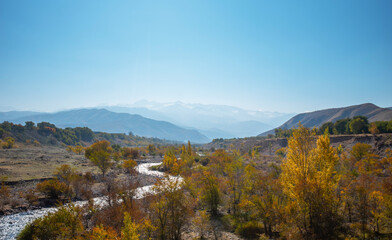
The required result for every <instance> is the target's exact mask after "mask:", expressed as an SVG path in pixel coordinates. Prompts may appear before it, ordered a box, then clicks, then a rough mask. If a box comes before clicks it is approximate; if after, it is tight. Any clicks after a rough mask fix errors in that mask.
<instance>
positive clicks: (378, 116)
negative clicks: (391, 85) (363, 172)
mask: <svg viewBox="0 0 392 240" xmlns="http://www.w3.org/2000/svg"><path fill="white" fill-rule="evenodd" d="M355 116H365V117H367V118H368V120H369V122H375V121H389V120H392V110H391V109H389V108H381V107H378V106H376V105H374V104H372V103H365V104H360V105H354V106H349V107H344V108H331V109H325V110H319V111H314V112H309V113H301V114H298V115H296V116H294V117H292V118H291V119H290V120H288V121H287V122H285V123H284V124H283V125H281V126H280V127H279V128H282V129H290V128H293V127H296V126H297V125H298V123H299V122H301V124H302V125H304V126H305V127H310V128H312V127H320V126H321V125H322V124H323V123H326V122H336V121H337V120H339V119H343V118H353V117H355ZM270 133H274V131H273V130H271V131H268V132H264V133H262V134H260V135H259V136H266V135H268V134H270Z"/></svg>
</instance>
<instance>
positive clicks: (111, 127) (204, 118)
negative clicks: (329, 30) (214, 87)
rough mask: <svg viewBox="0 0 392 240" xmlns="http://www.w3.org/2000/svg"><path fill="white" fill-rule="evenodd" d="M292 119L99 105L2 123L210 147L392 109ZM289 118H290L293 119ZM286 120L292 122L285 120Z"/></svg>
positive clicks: (236, 111) (373, 116)
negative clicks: (221, 141) (219, 141)
mask: <svg viewBox="0 0 392 240" xmlns="http://www.w3.org/2000/svg"><path fill="white" fill-rule="evenodd" d="M293 115H294V114H286V113H278V112H262V111H251V110H245V109H242V108H238V107H232V106H224V105H204V104H186V103H182V102H174V103H156V102H149V101H139V102H136V103H134V104H131V105H124V106H100V107H99V108H88V109H74V110H68V111H61V112H56V113H40V112H31V111H11V112H0V121H11V122H14V123H21V124H23V123H24V122H26V121H33V122H36V123H38V122H42V121H46V122H50V123H53V124H55V125H56V126H58V127H62V128H65V127H77V126H87V127H89V128H91V129H92V130H94V131H102V132H109V133H129V132H132V133H133V134H136V135H139V136H145V137H156V138H161V139H168V140H176V141H182V142H184V141H187V140H190V141H192V142H195V143H206V142H209V141H211V140H212V139H214V138H236V137H251V136H255V135H257V133H260V132H263V133H262V134H260V135H259V136H265V135H268V134H269V133H274V130H273V129H274V128H275V127H277V126H279V125H280V124H281V125H280V128H282V129H289V128H292V127H295V126H297V125H298V123H299V122H301V123H302V124H303V125H304V126H306V127H320V126H321V125H322V124H323V123H325V122H335V121H337V120H339V119H342V118H352V117H354V116H359V115H361V116H366V117H368V119H369V121H370V122H373V121H379V120H391V119H392V110H391V109H390V108H380V107H378V106H376V105H374V104H371V103H366V104H361V105H355V106H349V107H343V108H331V109H325V110H319V111H314V112H309V113H301V114H298V115H296V116H294V117H292V116H293ZM290 117H292V118H291V119H289V118H290ZM287 119H289V120H288V121H286V120H287ZM284 121H286V122H284ZM282 123H283V124H282ZM271 129H272V130H271ZM268 130H269V131H268Z"/></svg>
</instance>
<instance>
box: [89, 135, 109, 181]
mask: <svg viewBox="0 0 392 240" xmlns="http://www.w3.org/2000/svg"><path fill="white" fill-rule="evenodd" d="M112 152H113V150H112V147H111V146H110V142H108V141H106V140H103V141H99V142H95V143H94V144H92V145H91V146H90V147H88V148H86V151H85V156H86V158H88V159H90V160H91V162H92V163H93V164H94V165H95V166H97V167H98V168H99V169H100V170H101V172H102V176H105V173H106V172H107V171H108V170H109V169H110V168H111V166H112V165H113V163H112V161H111V158H110V157H111V154H112Z"/></svg>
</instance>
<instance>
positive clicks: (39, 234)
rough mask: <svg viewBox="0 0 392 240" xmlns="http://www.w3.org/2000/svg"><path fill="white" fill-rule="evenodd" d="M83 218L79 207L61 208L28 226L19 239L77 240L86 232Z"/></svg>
mask: <svg viewBox="0 0 392 240" xmlns="http://www.w3.org/2000/svg"><path fill="white" fill-rule="evenodd" d="M82 217H83V214H82V210H81V208H79V207H75V206H73V205H70V206H67V207H61V208H59V209H58V210H57V212H55V213H49V214H48V215H46V216H45V217H42V218H38V219H36V220H34V221H33V222H32V223H30V224H28V225H27V226H26V227H25V228H24V229H23V230H22V231H21V232H20V233H19V235H18V236H17V239H18V240H30V239H76V238H77V237H78V236H81V234H82V232H83V230H84V227H83V224H82Z"/></svg>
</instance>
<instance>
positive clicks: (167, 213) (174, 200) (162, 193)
mask: <svg viewBox="0 0 392 240" xmlns="http://www.w3.org/2000/svg"><path fill="white" fill-rule="evenodd" d="M153 190H154V192H155V193H156V194H155V200H154V201H153V202H152V204H151V211H152V214H153V218H152V219H154V220H155V221H156V224H155V226H157V231H158V239H160V240H166V239H171V240H179V239H181V232H182V230H183V227H184V225H185V224H186V223H187V221H188V219H189V215H190V211H191V210H190V209H191V208H190V206H191V205H190V201H189V197H188V196H187V195H186V194H185V191H184V189H183V188H182V182H181V180H180V179H179V178H173V177H170V176H166V177H165V178H164V179H163V180H161V181H158V182H157V184H155V186H154V187H153Z"/></svg>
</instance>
